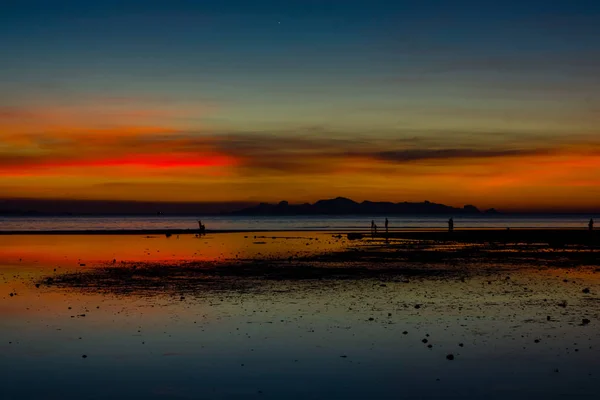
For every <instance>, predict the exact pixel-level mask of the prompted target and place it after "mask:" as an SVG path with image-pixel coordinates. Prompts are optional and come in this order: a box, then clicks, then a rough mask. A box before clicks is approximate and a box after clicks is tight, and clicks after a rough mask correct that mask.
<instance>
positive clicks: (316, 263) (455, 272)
mask: <svg viewBox="0 0 600 400" xmlns="http://www.w3.org/2000/svg"><path fill="white" fill-rule="evenodd" d="M284 237H287V238H284ZM3 239H4V238H3ZM6 239H7V240H3V241H2V242H1V243H0V273H1V274H2V275H1V280H0V327H1V328H2V329H0V352H1V354H2V357H0V368H2V371H3V374H4V378H5V382H6V383H5V384H4V385H3V398H6V399H13V398H14V399H16V398H19V399H23V398H32V399H33V398H51V399H52V398H56V399H69V398H107V397H115V396H117V397H127V398H156V399H159V398H160V399H166V398H169V399H170V398H216V399H229V398H244V399H246V398H257V399H258V398H260V399H263V398H268V399H279V398H292V399H294V398H298V399H301V398H352V399H366V398H374V399H389V398H398V397H403V398H424V397H430V398H444V397H445V398H483V397H485V398H497V399H501V398H502V399H503V398H507V397H511V398H523V399H525V398H542V397H543V398H550V399H552V398H564V397H569V398H570V397H576V396H587V397H590V398H593V397H594V396H595V393H596V385H595V377H596V376H597V374H598V373H600V367H599V366H598V363H597V362H596V360H597V358H598V355H599V353H598V349H599V348H600V347H599V346H600V337H599V336H598V335H597V333H596V325H597V324H598V321H599V320H600V298H599V296H600V276H599V275H600V274H599V273H598V272H597V271H598V268H599V267H600V265H598V264H599V263H600V260H598V258H597V256H596V255H597V254H598V251H597V249H596V248H594V247H590V246H588V245H578V244H573V245H568V246H566V247H564V248H561V249H555V248H553V246H551V245H548V244H547V243H545V244H544V243H513V244H502V243H467V242H464V241H463V242H461V241H444V242H443V243H441V242H439V241H431V240H422V239H415V238H400V237H397V238H388V241H387V242H386V241H385V239H384V238H375V239H374V240H372V239H370V238H369V239H363V240H356V241H355V240H352V241H351V240H348V239H347V236H346V235H341V236H340V237H337V235H336V237H334V236H333V235H331V234H327V233H318V234H317V233H305V234H301V235H298V234H296V233H294V234H281V233H278V234H277V235H276V236H275V237H273V236H268V235H265V234H260V235H256V237H255V236H254V235H253V234H223V235H208V236H206V237H201V238H196V237H194V236H193V235H186V236H184V235H181V236H180V237H179V239H177V237H176V236H173V237H171V238H166V237H165V236H157V237H153V238H146V237H143V236H139V237H138V236H125V237H119V236H87V237H77V236H52V237H46V236H9V237H6ZM113 260H114V263H113ZM83 264H85V265H83ZM55 269H56V271H55ZM36 285H39V287H38V286H36ZM11 294H12V296H11ZM84 356H85V357H84ZM107 382H110V384H107Z"/></svg>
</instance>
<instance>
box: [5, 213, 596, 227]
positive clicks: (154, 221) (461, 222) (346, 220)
mask: <svg viewBox="0 0 600 400" xmlns="http://www.w3.org/2000/svg"><path fill="white" fill-rule="evenodd" d="M450 217H452V218H453V219H454V226H455V228H456V229H488V228H489V229H502V228H515V229H518V228H542V229H550V228H571V229H573V228H582V229H583V228H587V224H588V222H589V219H590V218H594V219H595V220H597V219H600V215H582V214H560V215H558V214H546V215H540V214H535V215H524V214H511V215H505V214H502V215H474V216H451V215H434V216H427V215H401V216H389V217H388V220H389V228H390V230H411V229H445V228H446V227H447V223H448V219H449V218H450ZM385 218H386V217H385V216H382V215H377V216H368V215H360V216H356V215H355V216H260V217H256V216H252V217H248V216H204V217H201V216H69V217H64V216H60V217H59V216H50V217H49V216H44V217H40V216H0V231H84V230H121V229H122V230H163V229H165V230H166V229H196V228H197V227H198V220H201V221H202V223H203V224H204V225H205V226H206V229H207V230H211V231H231V230H234V231H255V230H272V231H286V230H287V231H297V230H306V231H336V230H362V229H365V230H368V229H370V226H371V221H375V223H376V224H377V226H378V227H380V228H383V226H384V221H385Z"/></svg>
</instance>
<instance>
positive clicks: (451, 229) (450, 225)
mask: <svg viewBox="0 0 600 400" xmlns="http://www.w3.org/2000/svg"><path fill="white" fill-rule="evenodd" d="M448 232H454V219H453V218H450V219H449V220H448Z"/></svg>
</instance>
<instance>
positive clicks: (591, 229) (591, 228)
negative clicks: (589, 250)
mask: <svg viewBox="0 0 600 400" xmlns="http://www.w3.org/2000/svg"><path fill="white" fill-rule="evenodd" d="M588 228H590V231H593V230H594V219H593V218H590V222H589V223H588Z"/></svg>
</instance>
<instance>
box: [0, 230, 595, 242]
mask: <svg viewBox="0 0 600 400" xmlns="http://www.w3.org/2000/svg"><path fill="white" fill-rule="evenodd" d="M277 233H279V234H280V233H307V234H330V235H338V236H339V235H341V236H342V237H346V238H348V239H350V240H352V239H354V240H361V239H384V240H385V239H407V240H432V241H440V242H511V243H514V242H529V243H531V242H546V243H549V244H554V245H564V244H594V245H600V231H598V230H594V231H589V230H588V229H586V228H580V229H573V228H511V229H498V228H487V229H486V228H484V229H482V228H473V229H469V228H462V229H455V230H454V232H448V231H447V230H446V229H435V228H414V229H397V230H390V231H389V232H388V233H386V232H381V231H379V232H378V233H377V234H376V235H374V236H373V235H371V232H370V231H369V230H368V229H331V230H315V229H284V230H276V229H251V230H243V229H229V230H207V231H206V232H204V233H203V235H209V234H210V235H218V234H247V235H251V234H263V235H264V234H277ZM198 234H200V232H199V231H198V230H197V229H118V230H115V229H112V230H108V229H107V230H101V229H92V230H39V231H31V230H29V231H14V230H13V231H0V236H33V235H37V236H102V235H105V236H115V235H116V236H118V235H123V236H125V235H166V236H170V235H198ZM348 234H352V235H351V236H353V237H348Z"/></svg>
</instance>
